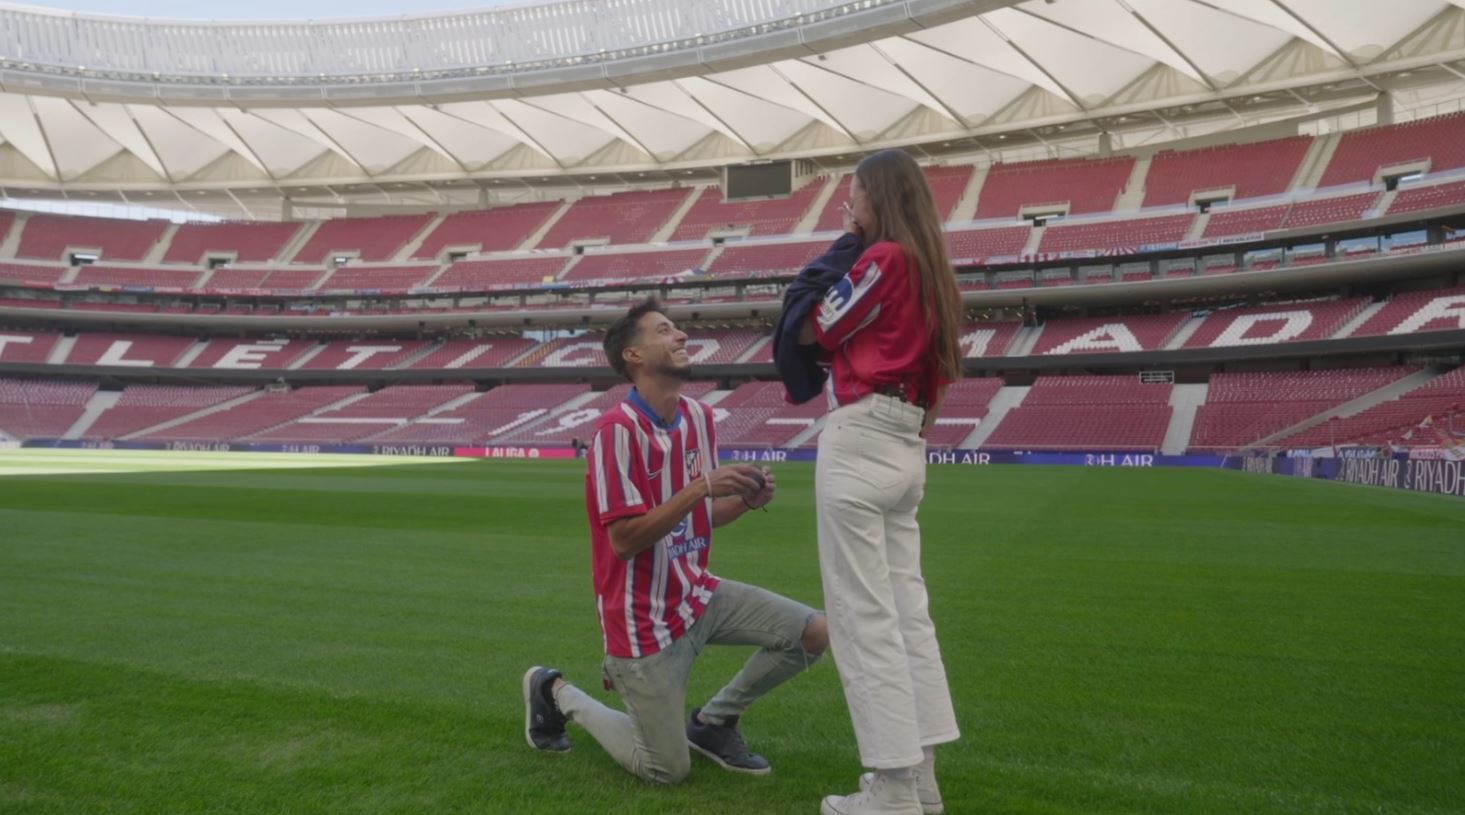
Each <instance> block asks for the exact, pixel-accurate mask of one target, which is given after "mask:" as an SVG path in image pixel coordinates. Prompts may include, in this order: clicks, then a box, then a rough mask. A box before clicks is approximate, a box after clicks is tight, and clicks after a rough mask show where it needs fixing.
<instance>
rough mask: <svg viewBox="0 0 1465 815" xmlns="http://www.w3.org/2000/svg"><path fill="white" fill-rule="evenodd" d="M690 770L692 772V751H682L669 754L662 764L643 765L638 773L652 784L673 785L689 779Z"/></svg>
mask: <svg viewBox="0 0 1465 815" xmlns="http://www.w3.org/2000/svg"><path fill="white" fill-rule="evenodd" d="M690 772H692V756H691V754H690V753H682V754H681V755H673V756H667V757H666V759H665V761H664V762H663V763H662V764H658V765H647V766H643V767H642V768H641V772H639V773H637V775H639V776H641V778H642V779H644V780H646V781H649V782H651V783H652V784H667V785H671V784H680V783H682V782H683V781H685V780H687V775H688V774H689V773H690Z"/></svg>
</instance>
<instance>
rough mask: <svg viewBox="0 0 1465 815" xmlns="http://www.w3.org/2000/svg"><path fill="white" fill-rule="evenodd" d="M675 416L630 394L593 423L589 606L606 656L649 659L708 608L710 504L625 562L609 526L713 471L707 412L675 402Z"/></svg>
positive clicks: (712, 585) (711, 586) (693, 403)
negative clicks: (658, 413) (655, 412)
mask: <svg viewBox="0 0 1465 815" xmlns="http://www.w3.org/2000/svg"><path fill="white" fill-rule="evenodd" d="M679 399H680V405H679V407H678V414H677V419H676V420H675V421H674V422H673V423H672V424H671V425H669V426H668V425H664V424H663V423H662V422H660V421H659V419H653V417H652V415H650V414H651V411H650V409H649V407H647V406H646V403H645V402H644V401H641V399H640V397H639V395H637V394H636V391H635V390H632V391H631V396H630V397H629V398H627V399H626V401H624V402H622V403H621V404H619V405H617V406H616V407H614V408H611V409H610V410H608V411H606V412H605V414H604V415H602V416H601V417H600V419H598V420H597V421H596V423H595V436H594V439H593V441H591V443H590V450H589V452H588V455H587V461H586V463H587V469H586V476H585V506H586V509H587V511H588V514H589V516H590V541H591V545H590V554H591V563H592V568H593V572H594V580H595V609H596V612H597V613H598V614H599V616H600V630H601V633H602V634H603V635H604V638H605V652H606V653H607V654H609V655H611V656H613V657H622V658H630V659H634V658H639V657H645V656H650V655H652V654H654V653H656V652H657V651H660V650H661V649H663V648H665V647H667V646H668V645H671V644H672V643H673V642H675V641H676V640H677V639H678V638H679V637H681V636H682V635H683V634H685V633H686V632H687V629H689V628H691V627H692V624H693V623H695V622H696V621H697V619H698V618H699V617H701V616H702V612H703V611H705V610H706V609H707V603H708V602H709V601H710V600H711V599H712V592H713V591H714V590H715V589H716V588H717V578H716V577H715V576H714V575H713V574H712V573H711V572H710V571H708V570H707V560H708V555H709V554H710V553H711V548H712V501H711V500H704V501H701V502H699V503H698V504H697V505H696V506H695V507H694V508H693V509H692V512H691V513H690V514H689V515H687V517H685V518H683V519H682V520H681V522H680V523H679V524H677V526H676V527H675V528H674V529H673V530H672V531H671V533H670V534H668V535H667V536H666V537H665V538H662V539H661V540H659V541H657V542H656V543H655V544H653V545H652V546H650V547H649V548H647V549H645V550H643V551H641V552H639V553H637V555H636V556H635V557H633V558H631V559H630V560H628V561H627V560H621V559H620V558H618V557H616V553H615V550H614V549H612V548H611V545H610V533H609V532H608V531H607V528H606V527H607V526H609V525H610V523H611V522H612V521H615V520H617V519H620V518H629V517H633V516H636V515H644V514H646V513H647V512H648V511H650V510H651V509H652V508H653V507H656V506H659V505H661V504H663V503H666V502H667V501H669V500H671V497H672V496H673V495H675V494H676V493H677V492H678V491H679V490H681V489H682V487H685V486H686V485H687V484H689V483H691V482H692V481H693V480H695V479H698V478H701V477H702V472H703V470H704V469H708V468H712V467H715V466H717V464H716V462H717V437H716V435H715V433H714V431H713V427H712V408H710V407H708V406H707V405H704V404H702V403H701V402H698V401H697V400H695V399H690V398H688V397H685V396H682V397H679Z"/></svg>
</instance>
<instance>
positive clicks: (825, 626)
mask: <svg viewBox="0 0 1465 815" xmlns="http://www.w3.org/2000/svg"><path fill="white" fill-rule="evenodd" d="M799 644H800V645H801V646H803V648H804V653H806V654H811V655H813V656H816V657H817V656H822V655H823V654H824V652H825V651H827V650H829V621H828V620H826V619H825V618H824V615H823V614H815V615H814V616H813V617H811V618H809V622H808V623H807V624H806V625H805V626H804V635H803V637H801V638H800V640H799Z"/></svg>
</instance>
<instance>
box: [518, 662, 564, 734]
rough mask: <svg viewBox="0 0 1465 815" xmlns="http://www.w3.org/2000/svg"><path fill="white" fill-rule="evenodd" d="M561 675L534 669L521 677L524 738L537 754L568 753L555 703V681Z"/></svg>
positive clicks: (562, 719)
mask: <svg viewBox="0 0 1465 815" xmlns="http://www.w3.org/2000/svg"><path fill="white" fill-rule="evenodd" d="M559 678H560V672H559V671H556V670H555V669H554V668H541V667H539V666H537V665H536V666H535V667H533V668H530V669H529V670H528V671H525V673H524V738H525V739H527V740H528V741H529V746H530V747H533V748H534V749H536V750H545V751H548V752H551V753H568V752H570V736H569V734H568V733H566V732H565V722H566V721H568V720H567V719H566V718H565V714H563V713H561V712H560V709H559V706H558V705H556V704H555V703H554V693H553V692H552V691H553V689H554V681H555V680H556V679H559Z"/></svg>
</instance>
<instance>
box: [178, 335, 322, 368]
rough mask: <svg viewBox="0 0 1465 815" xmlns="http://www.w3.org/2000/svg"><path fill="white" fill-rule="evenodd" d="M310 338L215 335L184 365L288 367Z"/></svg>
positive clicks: (311, 344)
mask: <svg viewBox="0 0 1465 815" xmlns="http://www.w3.org/2000/svg"><path fill="white" fill-rule="evenodd" d="M316 344H317V343H316V342H315V341H314V340H286V339H226V338H222V337H221V338H216V339H212V340H209V341H208V345H206V346H204V349H203V350H202V351H201V352H199V354H198V356H196V357H194V358H193V360H192V361H191V362H189V363H188V365H187V366H185V367H188V368H214V369H218V370H225V371H257V370H278V369H282V368H288V367H289V365H290V363H291V362H293V361H294V360H295V359H296V358H298V357H299V356H300V355H301V354H303V353H305V352H306V351H308V350H310V349H311V348H314V347H315V346H316Z"/></svg>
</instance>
